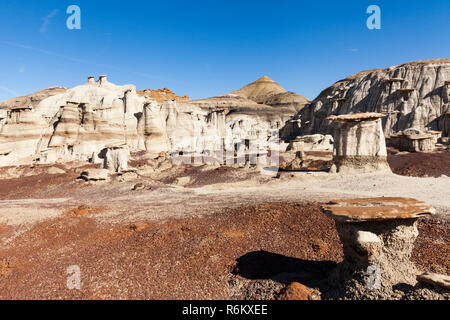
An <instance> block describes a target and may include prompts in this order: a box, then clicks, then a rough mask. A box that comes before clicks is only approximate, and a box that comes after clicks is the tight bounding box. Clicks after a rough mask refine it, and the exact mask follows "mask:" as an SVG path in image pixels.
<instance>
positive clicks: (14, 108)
mask: <svg viewBox="0 0 450 320" xmlns="http://www.w3.org/2000/svg"><path fill="white" fill-rule="evenodd" d="M267 81H268V80H267V79H264V81H260V82H258V83H257V84H256V87H255V88H256V89H255V88H253V87H252V88H253V89H255V90H256V91H255V90H253V91H251V92H252V93H254V94H255V97H256V98H257V99H266V100H267V101H269V102H270V101H272V102H271V103H274V106H270V105H265V104H262V103H260V102H259V103H258V102H256V101H254V100H251V99H248V98H246V97H242V96H239V95H236V94H229V95H224V96H219V97H214V98H210V99H204V100H196V101H187V100H186V99H184V100H186V101H184V100H183V99H182V100H180V101H178V102H177V101H174V100H164V101H161V99H160V100H159V101H157V100H154V99H151V98H149V97H148V95H146V94H138V93H137V92H136V88H135V86H134V85H123V86H118V85H115V84H112V83H110V82H109V81H108V80H107V77H106V76H100V77H99V79H98V80H97V81H95V79H94V78H93V77H89V78H88V81H87V82H86V83H85V84H83V85H80V86H77V87H74V88H71V89H66V88H60V87H54V88H49V89H46V90H41V91H39V92H37V93H36V94H34V95H28V96H25V97H19V98H15V99H11V100H8V101H5V102H3V103H0V111H1V112H0V166H9V165H22V164H32V163H54V162H68V161H91V162H93V163H99V161H100V160H99V159H101V158H102V157H101V154H100V153H101V152H102V150H104V149H105V148H107V147H108V146H122V145H124V146H126V147H127V150H129V152H138V151H145V152H147V153H150V154H158V153H160V152H169V153H173V152H175V153H176V152H178V151H183V152H191V153H197V154H198V153H202V152H204V151H207V150H208V151H211V150H218V149H223V148H228V149H234V148H235V146H236V145H237V144H240V145H243V144H244V141H248V140H249V139H250V138H252V137H254V136H256V135H259V136H260V137H262V139H263V140H264V141H268V140H269V139H270V138H271V137H278V130H279V129H281V128H282V127H283V126H284V124H285V122H286V121H287V120H289V119H290V118H292V116H293V115H294V114H295V112H296V110H298V108H299V107H301V106H303V105H304V104H303V103H304V102H305V101H307V100H304V99H303V98H301V96H298V95H296V94H293V93H288V92H285V91H284V89H282V90H281V89H279V90H278V91H277V90H275V91H274V90H272V89H273V88H274V87H275V88H278V87H279V86H278V85H277V84H274V82H273V81H269V82H271V83H269V85H268V84H267ZM279 88H281V87H279ZM265 89H267V92H266V93H265V91H264V90H265ZM250 96H251V97H253V96H252V95H250ZM258 101H259V100H258ZM113 167H114V169H115V170H118V169H117V168H116V167H117V166H116V165H114V166H113Z"/></svg>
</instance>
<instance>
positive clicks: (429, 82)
mask: <svg viewBox="0 0 450 320" xmlns="http://www.w3.org/2000/svg"><path fill="white" fill-rule="evenodd" d="M448 110H450V59H434V60H424V61H416V62H409V63H405V64H402V65H398V66H392V67H389V68H386V69H375V70H368V71H363V72H360V73H357V74H355V75H352V76H349V77H347V78H346V79H343V80H340V81H338V82H336V83H335V84H333V85H332V86H330V87H329V88H327V89H325V90H323V91H322V92H321V93H320V94H319V96H318V97H317V98H316V99H315V100H314V101H312V102H311V105H309V106H307V107H305V108H303V109H302V110H301V111H300V112H299V113H298V114H297V115H296V116H295V117H294V120H300V121H301V125H300V126H299V127H298V131H297V132H296V133H295V135H305V134H314V133H321V134H330V133H332V132H333V130H334V124H333V123H332V122H330V121H329V120H328V119H327V118H328V117H329V116H331V115H342V114H349V113H360V112H377V113H382V114H384V115H385V118H384V119H383V131H384V134H385V136H387V137H388V136H390V135H391V134H393V133H396V132H400V131H403V130H406V129H409V128H417V129H420V130H435V131H438V130H441V131H442V127H441V126H440V125H439V118H440V117H441V116H442V115H443V114H445V113H446V112H447V111H448ZM446 134H448V132H446Z"/></svg>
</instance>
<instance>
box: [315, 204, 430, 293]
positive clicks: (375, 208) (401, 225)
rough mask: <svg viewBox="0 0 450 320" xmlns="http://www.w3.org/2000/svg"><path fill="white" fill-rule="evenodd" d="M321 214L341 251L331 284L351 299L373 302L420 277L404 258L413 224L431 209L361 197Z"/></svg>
mask: <svg viewBox="0 0 450 320" xmlns="http://www.w3.org/2000/svg"><path fill="white" fill-rule="evenodd" d="M321 209H322V211H323V212H324V213H325V214H327V215H328V216H330V217H331V218H333V219H334V220H335V222H336V229H337V231H338V234H339V237H340V239H341V242H342V245H343V250H344V261H343V262H342V263H340V264H339V265H338V267H337V268H336V269H335V270H334V272H333V273H332V275H331V277H330V283H331V284H332V285H334V286H337V287H341V288H343V289H344V291H345V292H346V294H349V293H350V294H351V295H354V296H355V297H356V298H377V297H380V296H386V295H387V296H389V295H390V294H392V292H393V290H394V288H395V286H397V285H401V284H408V285H415V284H416V276H417V275H418V274H419V273H420V272H419V271H418V270H417V268H416V266H415V265H414V264H413V263H412V262H411V261H410V258H411V253H412V250H413V246H414V242H415V240H416V238H417V236H418V235H419V231H418V229H417V219H418V218H419V217H422V216H424V215H431V214H435V209H434V208H433V207H431V206H429V205H428V204H426V203H424V202H422V201H418V200H415V199H410V198H367V199H349V200H338V201H331V202H328V203H327V204H325V205H323V206H322V207H321Z"/></svg>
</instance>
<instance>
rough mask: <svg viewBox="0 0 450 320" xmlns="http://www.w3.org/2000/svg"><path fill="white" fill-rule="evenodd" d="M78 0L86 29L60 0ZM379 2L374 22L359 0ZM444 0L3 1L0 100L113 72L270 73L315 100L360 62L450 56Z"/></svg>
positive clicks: (238, 82) (227, 87)
mask: <svg viewBox="0 0 450 320" xmlns="http://www.w3.org/2000/svg"><path fill="white" fill-rule="evenodd" d="M71 4H76V5H78V6H79V7H80V8H81V30H69V29H67V28H66V20H67V17H68V16H69V15H68V14H66V9H67V7H68V6H69V5H71ZM371 4H376V5H379V6H380V8H381V19H382V22H381V23H382V26H381V27H382V29H381V30H369V29H367V27H366V20H367V18H368V17H369V15H368V14H366V9H367V7H368V6H369V5H371ZM449 27H450V1H449V0H428V1H414V0H411V1H404V0H390V1H375V0H371V1H365V0H354V1H348V0H347V1H342V0H341V1H300V0H297V1H283V0H278V1H264V0H259V1H253V0H252V1H250V0H239V1H235V0H226V1H225V0H207V1H203V0H190V1H188V0H184V1H165V0H159V1H151V0H147V1H132V0H129V1H111V0H109V1H101V0H95V1H94V0H90V1H81V0H73V1H71V2H68V1H61V0H58V1H24V0H21V1H18V0H16V1H11V0H8V1H6V0H3V1H1V3H0V30H1V31H0V74H1V78H0V100H4V99H8V98H11V97H14V96H17V95H24V94H28V93H32V92H34V91H37V90H39V89H42V88H47V87H49V86H54V85H61V86H65V87H73V86H76V85H78V84H81V83H83V82H84V81H86V77H87V76H88V75H95V76H97V75H100V74H108V77H109V80H110V81H111V82H113V83H116V84H128V83H132V84H135V85H136V86H137V88H138V89H144V88H152V89H156V88H162V87H168V88H170V89H172V90H173V91H174V92H175V93H177V94H180V95H184V94H188V95H189V96H191V97H192V98H203V97H210V96H214V95H218V94H223V93H227V92H230V91H232V90H234V89H238V88H240V87H241V86H243V85H245V84H247V83H250V82H252V81H254V80H256V79H257V78H259V77H261V76H263V75H267V76H269V77H271V78H272V79H274V80H275V81H277V82H278V83H279V84H280V85H282V86H283V87H284V88H286V89H287V90H290V91H295V92H297V93H299V94H303V95H305V96H306V97H308V98H310V99H313V98H315V97H316V96H317V94H318V93H319V92H320V91H321V90H322V89H324V88H325V87H327V86H329V85H331V84H332V83H334V82H335V81H337V80H339V79H342V78H344V77H346V76H347V75H350V74H353V73H356V72H358V71H361V70H365V69H372V68H379V67H387V66H391V65H395V64H400V63H403V62H407V61H411V60H421V59H430V58H444V57H450V41H449V40H450V33H449V29H450V28H449Z"/></svg>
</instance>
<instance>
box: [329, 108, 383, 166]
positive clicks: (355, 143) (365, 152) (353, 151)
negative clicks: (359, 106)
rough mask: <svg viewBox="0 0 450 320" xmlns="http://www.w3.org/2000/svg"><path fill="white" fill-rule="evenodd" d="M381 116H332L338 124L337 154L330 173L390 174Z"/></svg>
mask: <svg viewBox="0 0 450 320" xmlns="http://www.w3.org/2000/svg"><path fill="white" fill-rule="evenodd" d="M382 117H383V115H382V114H380V113H373V112H371V113H355V114H348V115H340V116H330V117H329V118H328V120H330V121H333V122H336V123H338V125H337V128H336V130H335V132H334V134H333V136H334V151H333V166H332V167H331V172H339V173H355V172H364V173H366V172H375V171H387V172H390V168H389V165H388V163H387V150H386V141H385V138H384V134H383V130H382V127H381V118H382Z"/></svg>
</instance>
